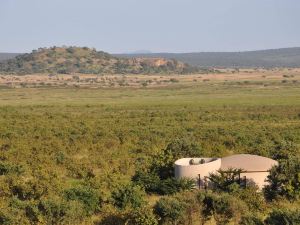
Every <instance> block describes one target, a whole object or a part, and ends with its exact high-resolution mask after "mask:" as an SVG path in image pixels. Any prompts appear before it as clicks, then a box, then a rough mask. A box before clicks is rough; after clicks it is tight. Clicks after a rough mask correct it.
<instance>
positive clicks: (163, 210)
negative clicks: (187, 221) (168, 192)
mask: <svg viewBox="0 0 300 225" xmlns="http://www.w3.org/2000/svg"><path fill="white" fill-rule="evenodd" d="M154 212H155V214H156V215H158V216H159V217H160V218H161V220H162V222H168V221H170V222H172V223H173V224H174V225H176V224H177V223H178V221H179V220H180V219H181V218H182V217H183V215H184V212H185V205H184V204H182V203H181V202H179V201H178V200H177V199H176V198H174V197H164V198H161V199H160V200H159V201H158V202H157V203H156V205H155V206H154Z"/></svg>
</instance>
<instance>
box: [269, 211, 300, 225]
mask: <svg viewBox="0 0 300 225" xmlns="http://www.w3.org/2000/svg"><path fill="white" fill-rule="evenodd" d="M265 223H266V224H267V225H298V224H300V210H296V211H292V210H288V209H276V210H273V211H272V212H271V213H270V215H269V216H268V217H267V218H266V220H265Z"/></svg>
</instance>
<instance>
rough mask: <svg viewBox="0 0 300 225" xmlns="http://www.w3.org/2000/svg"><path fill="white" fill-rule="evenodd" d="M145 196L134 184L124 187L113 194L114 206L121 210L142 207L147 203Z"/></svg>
mask: <svg viewBox="0 0 300 225" xmlns="http://www.w3.org/2000/svg"><path fill="white" fill-rule="evenodd" d="M144 196H145V192H144V190H143V189H142V188H141V187H140V186H137V185H133V184H128V185H125V186H122V187H121V188H119V189H118V190H116V191H114V192H113V193H112V199H113V204H114V205H115V206H116V207H118V208H120V209H125V208H126V207H131V208H139V207H141V206H142V205H143V204H144V203H145V201H144Z"/></svg>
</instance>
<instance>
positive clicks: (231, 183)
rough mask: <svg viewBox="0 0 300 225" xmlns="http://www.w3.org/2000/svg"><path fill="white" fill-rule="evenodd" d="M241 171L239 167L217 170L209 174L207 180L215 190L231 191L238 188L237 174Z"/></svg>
mask: <svg viewBox="0 0 300 225" xmlns="http://www.w3.org/2000/svg"><path fill="white" fill-rule="evenodd" d="M241 172H242V170H241V169H229V170H227V171H223V170H219V171H218V173H212V174H210V176H209V180H210V181H211V183H212V185H213V188H214V189H215V190H217V191H225V192H231V191H232V190H235V189H237V188H239V177H238V175H239V174H240V173H241ZM236 184H238V185H236Z"/></svg>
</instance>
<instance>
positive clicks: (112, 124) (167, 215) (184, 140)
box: [0, 83, 300, 225]
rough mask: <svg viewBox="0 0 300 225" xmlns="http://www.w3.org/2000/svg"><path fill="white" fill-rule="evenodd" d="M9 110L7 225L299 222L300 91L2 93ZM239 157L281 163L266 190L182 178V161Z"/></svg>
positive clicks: (2, 214)
mask: <svg viewBox="0 0 300 225" xmlns="http://www.w3.org/2000/svg"><path fill="white" fill-rule="evenodd" d="M0 104H1V107H0V224H99V225H105V224H132V225H134V224H135V225H136V224H146V225H147V224H149V225H155V224H245V225H246V224H247V225H249V224H280V225H284V224H286V225H287V224H299V214H300V212H299V206H300V202H299V174H300V171H299V161H297V160H298V159H297V157H299V154H300V148H299V146H300V145H299V144H300V128H299V127H300V114H299V112H300V87H298V86H297V85H292V84H283V83H278V84H277V88H274V87H265V88H261V86H255V85H253V86H247V87H244V86H239V87H238V86H230V85H227V84H221V83H218V84H217V83H216V84H212V85H208V84H201V85H195V86H192V87H191V86H189V87H186V86H180V85H179V86H177V87H170V88H164V89H159V88H155V89H138V90H131V89H125V88H124V89H118V90H89V89H1V90H0ZM233 153H251V154H259V155H263V156H268V157H272V158H275V159H278V160H280V162H282V163H281V164H280V166H279V167H278V168H274V169H273V171H272V173H271V175H270V178H269V179H270V181H271V185H270V187H269V188H268V189H266V191H265V192H262V193H261V192H257V190H256V187H252V186H249V187H247V188H246V189H243V188H240V187H239V186H237V185H236V183H235V182H223V181H222V179H221V178H215V181H216V182H219V184H220V188H217V189H216V190H213V191H208V192H203V191H200V192H199V191H197V190H191V185H190V182H189V180H181V181H180V180H179V181H176V180H174V179H172V175H173V170H172V162H173V161H174V160H175V159H177V158H178V157H182V156H188V155H189V156H193V155H194V156H198V155H199V156H208V157H210V156H214V157H216V156H218V157H221V156H225V155H229V154H233ZM291 158H292V159H293V160H292V161H289V159H291ZM224 187H225V188H224Z"/></svg>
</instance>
